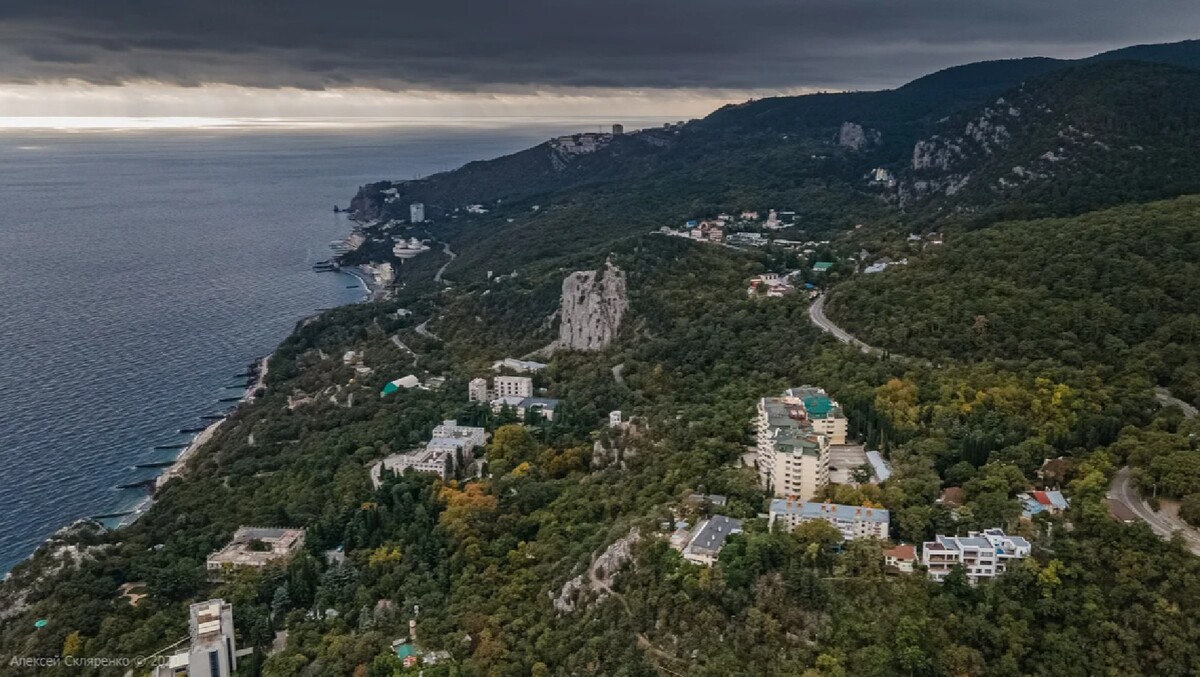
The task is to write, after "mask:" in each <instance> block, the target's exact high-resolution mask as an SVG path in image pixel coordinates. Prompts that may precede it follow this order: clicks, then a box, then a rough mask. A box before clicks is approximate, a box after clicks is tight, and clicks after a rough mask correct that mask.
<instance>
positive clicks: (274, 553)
mask: <svg viewBox="0 0 1200 677" xmlns="http://www.w3.org/2000/svg"><path fill="white" fill-rule="evenodd" d="M302 547H304V530H303V529H283V528H277V527H241V528H240V529H238V530H237V531H236V532H234V534H233V539H232V540H230V542H229V544H228V545H226V546H225V547H224V548H221V549H220V550H218V551H216V552H214V553H213V554H211V555H209V556H208V560H207V562H206V568H207V569H208V570H209V571H221V570H222V569H225V568H226V567H232V568H238V567H254V568H261V567H264V566H266V565H268V564H270V563H272V562H276V561H286V560H288V559H290V558H291V556H292V555H293V554H295V553H296V552H297V551H298V550H300V548H302Z"/></svg>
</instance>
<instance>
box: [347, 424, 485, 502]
mask: <svg viewBox="0 0 1200 677" xmlns="http://www.w3.org/2000/svg"><path fill="white" fill-rule="evenodd" d="M485 444H487V432H486V431H485V430H484V429H483V428H479V427H476V426H465V425H458V421H455V420H448V421H442V424H441V425H439V426H438V427H436V428H434V429H433V434H432V435H431V437H430V440H429V441H428V442H426V443H425V448H424V449H419V450H417V451H410V452H406V453H403V454H392V455H391V456H388V457H387V458H385V459H383V460H382V461H379V462H377V463H376V464H375V465H373V466H371V470H370V475H371V483H372V484H374V485H375V486H376V487H378V486H379V485H381V484H383V477H384V473H386V472H394V473H396V474H398V475H403V474H404V473H405V472H406V471H408V470H410V469H411V470H413V471H414V472H423V473H430V474H433V475H437V476H438V477H440V478H442V479H443V480H449V479H451V478H453V477H454V476H455V475H456V474H457V472H458V468H459V467H461V466H462V465H464V464H466V463H468V462H469V457H470V454H471V452H472V451H474V450H475V449H477V448H479V447H482V446H483V445H485Z"/></svg>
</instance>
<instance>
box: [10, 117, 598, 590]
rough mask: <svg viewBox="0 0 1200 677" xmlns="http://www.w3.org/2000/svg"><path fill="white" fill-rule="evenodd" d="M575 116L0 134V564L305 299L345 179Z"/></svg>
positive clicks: (319, 290) (135, 496) (114, 476)
mask: <svg viewBox="0 0 1200 677" xmlns="http://www.w3.org/2000/svg"><path fill="white" fill-rule="evenodd" d="M587 129H594V125H592V124H590V123H587V124H585V123H583V122H581V121H578V120H576V121H563V120H537V121H530V120H524V121H520V122H517V121H490V122H484V123H472V124H450V125H447V124H442V125H439V126H437V127H422V126H414V125H407V126H402V127H391V128H377V129H357V130H342V131H337V130H329V129H325V130H316V131H313V130H307V131H299V130H286V131H281V130H251V131H229V130H225V131H205V132H198V131H155V132H104V133H101V132H87V133H75V134H71V133H65V132H29V131H27V132H20V133H17V132H8V133H4V132H0V572H3V571H5V570H7V569H8V568H10V567H11V566H12V565H13V564H15V563H16V562H18V561H20V560H21V559H23V558H24V557H26V556H28V555H29V554H30V553H31V552H32V551H33V549H34V548H35V547H36V546H37V544H38V543H39V542H40V541H41V540H42V539H44V538H45V537H47V536H48V535H50V534H51V533H53V532H54V531H55V530H56V529H58V528H59V527H61V526H63V525H65V524H68V523H70V522H71V521H73V520H74V519H77V518H79V517H84V516H89V515H96V514H99V513H108V512H114V511H118V510H121V509H128V508H129V507H131V506H133V505H135V504H136V503H137V502H138V501H139V500H140V499H141V498H142V496H143V494H141V493H139V492H138V491H136V490H117V489H115V486H116V485H117V484H120V483H123V482H130V481H133V480H137V479H146V478H149V477H152V476H153V474H154V473H155V472H156V471H153V470H140V471H139V470H134V469H133V468H132V466H133V465H134V464H137V463H143V462H147V461H160V460H169V458H170V454H173V453H176V452H164V451H154V450H153V449H152V447H153V446H154V445H156V444H173V443H183V442H186V441H187V439H188V437H187V436H186V435H180V434H178V433H177V432H176V431H177V430H178V429H179V428H185V427H193V426H198V425H201V424H202V422H201V421H199V420H198V418H197V417H198V416H200V415H202V414H208V413H213V412H215V411H217V410H218V408H219V405H218V404H217V399H218V398H219V397H223V396H229V395H231V394H237V391H230V390H222V387H223V386H225V385H228V384H232V383H235V382H236V381H237V379H235V378H233V376H234V375H235V374H237V373H239V372H241V371H242V370H243V367H244V366H245V365H246V364H247V363H249V362H251V361H252V360H253V359H254V358H256V357H258V356H261V355H263V354H266V353H267V352H269V351H270V350H271V349H272V348H273V347H274V346H275V345H276V344H278V343H279V341H281V340H282V339H283V338H284V337H285V336H286V335H287V334H288V332H289V331H290V330H291V328H292V326H293V325H294V324H295V322H296V321H297V320H298V319H299V318H301V317H303V316H305V315H308V314H310V313H312V312H313V311H314V310H315V309H317V308H323V307H329V306H333V305H337V304H342V303H349V302H353V301H356V300H358V299H359V298H360V297H361V290H354V289H347V285H351V284H354V283H355V282H356V281H355V280H354V279H353V278H351V277H349V276H345V275H333V274H324V275H318V274H314V273H312V272H311V271H310V268H309V266H310V265H311V264H312V263H313V262H314V261H317V260H320V259H324V258H328V257H329V250H328V243H329V241H330V240H333V239H335V238H338V237H341V236H344V235H345V234H346V232H347V230H348V228H349V225H348V224H347V223H346V222H345V221H344V220H341V219H339V218H337V217H335V216H334V215H333V213H332V208H333V205H335V204H339V205H343V206H344V205H346V204H347V203H348V202H349V200H350V197H352V196H353V194H354V190H355V189H356V187H357V186H358V185H360V184H362V183H366V182H369V181H374V180H379V179H383V178H411V177H413V176H415V175H424V174H429V173H432V172H435V171H440V170H443V169H447V168H452V167H455V166H458V165H460V164H462V163H464V162H466V161H469V160H473V159H478V158H483V157H493V156H496V155H500V154H503V153H507V152H512V151H515V150H518V149H520V148H524V147H527V146H529V145H532V144H534V143H537V142H540V141H542V140H544V139H545V138H547V137H549V136H551V135H552V134H558V133H566V132H570V131H577V130H578V131H582V130H587Z"/></svg>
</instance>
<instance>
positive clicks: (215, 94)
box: [0, 82, 810, 130]
mask: <svg viewBox="0 0 1200 677" xmlns="http://www.w3.org/2000/svg"><path fill="white" fill-rule="evenodd" d="M809 91H810V90H787V91H774V90H772V91H763V92H751V91H727V90H694V89H693V90H667V89H660V90H650V89H642V90H621V89H606V90H598V89H580V88H577V89H570V90H565V89H557V90H547V91H527V92H490V93H489V92H437V91H416V90H414V91H408V92H392V91H384V90H373V89H366V88H345V89H333V90H323V91H310V90H300V89H294V88H282V89H256V88H251V87H239V86H234V85H201V86H197V87H182V86H178V85H167V84H161V83H148V82H143V83H130V84H123V85H113V86H100V85H89V84H85V83H78V82H60V83H40V84H3V83H0V130H3V129H8V130H13V129H59V130H88V129H189V128H200V129H222V128H223V129H232V128H240V127H246V126H249V127H255V128H272V127H274V128H282V127H298V126H307V127H317V126H320V125H324V126H326V127H332V126H351V125H363V124H383V123H386V124H397V121H399V122H401V123H402V122H404V121H424V122H426V123H439V124H454V122H453V121H469V120H503V119H520V118H527V119H553V118H559V119H572V118H593V119H603V120H611V121H612V122H621V123H623V124H624V123H625V122H626V121H633V120H668V119H670V120H687V119H691V118H696V117H702V116H704V115H707V114H708V113H710V112H712V111H713V110H716V109H717V108H719V107H721V106H723V105H725V104H729V103H740V102H743V101H746V100H747V99H752V98H760V97H763V96H780V95H784V96H786V95H793V94H803V93H808V92H809ZM447 121H449V122H447Z"/></svg>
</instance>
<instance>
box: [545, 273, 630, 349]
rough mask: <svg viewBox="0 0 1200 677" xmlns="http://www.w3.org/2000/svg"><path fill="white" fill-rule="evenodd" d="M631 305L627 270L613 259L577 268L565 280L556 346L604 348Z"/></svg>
mask: <svg viewBox="0 0 1200 677" xmlns="http://www.w3.org/2000/svg"><path fill="white" fill-rule="evenodd" d="M628 308H629V299H628V297H627V296H626V294H625V272H624V271H622V270H621V269H620V268H618V267H616V266H614V265H613V264H612V263H611V262H608V263H606V264H605V266H604V268H603V269H602V270H577V271H575V272H574V273H571V274H570V275H568V276H567V278H566V279H565V280H563V287H562V305H561V309H560V313H561V320H560V322H559V326H558V342H557V343H556V344H555V347H556V348H560V349H566V350H600V349H601V348H603V347H605V346H607V345H608V344H609V343H611V342H612V340H613V337H615V336H616V334H617V329H618V328H620V326H621V318H623V317H624V316H625V311H626V310H627V309H628Z"/></svg>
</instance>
